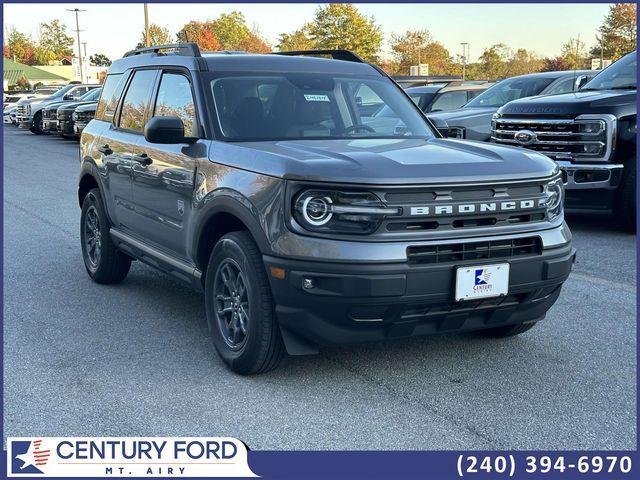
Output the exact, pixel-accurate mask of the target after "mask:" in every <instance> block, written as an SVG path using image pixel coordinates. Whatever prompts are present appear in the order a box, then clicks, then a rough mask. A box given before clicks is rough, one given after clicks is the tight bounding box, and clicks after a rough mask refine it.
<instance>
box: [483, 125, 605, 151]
mask: <svg viewBox="0 0 640 480" xmlns="http://www.w3.org/2000/svg"><path fill="white" fill-rule="evenodd" d="M614 132H615V117H613V116H612V115H597V116H595V115H581V116H579V117H577V118H575V119H567V118H530V117H529V118H525V117H515V116H514V117H498V118H494V120H493V121H492V125H491V139H492V140H493V141H494V142H497V143H503V144H507V145H516V146H520V147H525V148H528V149H530V150H535V151H537V152H540V153H542V154H544V155H547V156H549V157H551V158H553V159H555V160H587V161H589V160H591V161H607V160H608V159H609V156H610V154H611V144H612V140H611V139H612V138H613V134H614Z"/></svg>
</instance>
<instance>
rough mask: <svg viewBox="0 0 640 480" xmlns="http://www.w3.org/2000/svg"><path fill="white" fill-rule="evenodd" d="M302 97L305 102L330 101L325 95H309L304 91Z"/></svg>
mask: <svg viewBox="0 0 640 480" xmlns="http://www.w3.org/2000/svg"><path fill="white" fill-rule="evenodd" d="M304 99H305V100H306V101H307V102H330V101H331V100H329V97H328V96H327V95H311V94H308V93H305V95H304Z"/></svg>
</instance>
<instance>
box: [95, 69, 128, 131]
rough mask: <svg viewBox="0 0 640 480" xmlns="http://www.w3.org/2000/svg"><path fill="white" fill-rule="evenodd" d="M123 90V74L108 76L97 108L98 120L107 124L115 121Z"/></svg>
mask: <svg viewBox="0 0 640 480" xmlns="http://www.w3.org/2000/svg"><path fill="white" fill-rule="evenodd" d="M123 88H124V76H123V75H122V74H121V73H118V74H114V75H107V79H106V80H105V82H104V86H103V87H102V94H101V95H100V100H99V101H98V106H97V107H96V118H97V119H98V120H104V121H106V122H111V121H112V120H113V115H114V114H115V111H116V107H117V106H118V100H120V95H122V89H123Z"/></svg>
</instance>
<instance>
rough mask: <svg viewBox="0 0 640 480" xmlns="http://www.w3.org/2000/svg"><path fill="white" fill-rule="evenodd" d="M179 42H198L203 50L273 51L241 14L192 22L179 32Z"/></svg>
mask: <svg viewBox="0 0 640 480" xmlns="http://www.w3.org/2000/svg"><path fill="white" fill-rule="evenodd" d="M177 36H178V41H179V42H196V43H197V44H198V46H199V47H200V49H201V50H205V51H215V50H242V51H247V52H257V53H265V52H269V51H271V47H270V46H269V44H268V43H267V42H266V41H265V40H264V39H263V38H262V36H261V35H260V33H259V32H258V31H257V30H255V29H251V28H249V26H248V25H247V22H246V20H245V18H244V15H242V13H240V12H235V11H234V12H231V13H223V14H222V15H220V16H219V17H218V18H216V19H214V20H208V21H205V22H199V21H191V22H189V23H187V24H185V25H184V26H183V27H182V29H181V30H180V31H179V32H178V35H177Z"/></svg>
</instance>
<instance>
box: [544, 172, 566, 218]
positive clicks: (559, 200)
mask: <svg viewBox="0 0 640 480" xmlns="http://www.w3.org/2000/svg"><path fill="white" fill-rule="evenodd" d="M544 193H545V194H546V196H547V198H546V203H547V217H548V218H549V220H554V219H555V218H557V217H558V215H560V214H561V213H562V204H563V203H564V184H563V183H562V177H558V178H556V179H554V180H551V181H550V182H549V183H547V184H546V185H545V188H544Z"/></svg>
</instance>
